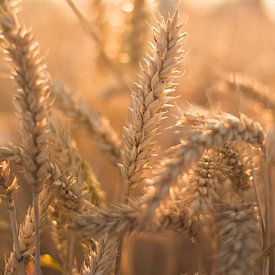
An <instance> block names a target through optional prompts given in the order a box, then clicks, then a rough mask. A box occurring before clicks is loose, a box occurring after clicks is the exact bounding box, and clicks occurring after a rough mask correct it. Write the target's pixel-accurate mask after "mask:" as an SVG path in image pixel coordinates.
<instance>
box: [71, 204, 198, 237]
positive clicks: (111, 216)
mask: <svg viewBox="0 0 275 275" xmlns="http://www.w3.org/2000/svg"><path fill="white" fill-rule="evenodd" d="M141 207H142V203H141V201H140V200H137V201H136V200H135V201H133V200H130V201H129V202H128V204H125V203H118V204H114V205H112V206H110V207H108V208H94V209H93V210H92V212H91V213H83V214H80V215H75V216H74V217H73V223H72V224H71V225H70V227H69V228H70V229H72V230H75V231H77V232H86V234H88V235H90V236H102V234H105V233H108V234H112V235H122V234H123V233H128V232H132V231H134V230H141V231H142V232H156V231H162V230H173V231H176V232H181V233H188V232H191V231H192V227H193V221H192V220H191V218H190V216H189V214H188V211H187V209H186V208H184V207H182V206H180V205H178V204H177V203H176V202H173V201H171V202H170V203H169V204H168V206H166V207H161V208H160V209H158V211H157V214H156V219H155V220H154V221H153V222H151V223H150V224H147V225H146V227H145V228H142V229H141V228H138V221H139V217H140V209H141Z"/></svg>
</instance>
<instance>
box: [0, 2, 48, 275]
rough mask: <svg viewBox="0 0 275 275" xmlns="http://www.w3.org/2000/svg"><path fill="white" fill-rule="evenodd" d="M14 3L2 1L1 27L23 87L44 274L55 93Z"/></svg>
mask: <svg viewBox="0 0 275 275" xmlns="http://www.w3.org/2000/svg"><path fill="white" fill-rule="evenodd" d="M12 3H13V1H9V2H7V1H2V3H1V11H0V25H1V28H2V34H3V36H4V38H5V42H6V43H5V46H4V47H5V49H6V51H7V53H8V55H9V57H10V58H11V60H12V62H13V66H14V72H15V73H14V78H15V80H16V82H17V84H18V86H19V89H18V93H17V95H16V101H17V107H18V110H19V115H20V119H21V123H22V126H23V130H24V139H23V143H24V145H23V147H24V156H23V159H24V168H25V176H26V180H27V182H28V183H29V184H31V185H32V189H33V191H32V192H33V207H34V213H35V220H34V221H35V232H36V233H35V235H36V243H35V247H36V249H35V261H36V273H37V274H40V273H41V272H40V263H39V262H40V260H39V256H40V237H39V205H38V194H39V191H40V189H41V187H42V184H43V183H44V182H45V180H46V178H47V174H48V162H47V156H48V150H47V147H48V139H49V138H48V137H49V129H48V123H47V120H48V116H49V109H50V107H51V105H52V99H51V94H50V90H49V86H48V83H47V78H46V74H45V72H44V70H45V65H44V63H43V61H42V60H41V58H40V57H39V56H38V55H39V48H38V44H37V43H36V42H35V41H34V38H33V36H32V34H31V33H30V32H27V31H25V30H24V29H23V28H22V27H21V26H20V24H19V23H18V21H17V18H16V15H15V12H14V10H13V9H12V7H11V4H12Z"/></svg>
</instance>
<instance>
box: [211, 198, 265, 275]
mask: <svg viewBox="0 0 275 275" xmlns="http://www.w3.org/2000/svg"><path fill="white" fill-rule="evenodd" d="M214 213H215V222H216V228H217V232H218V243H219V249H218V255H217V260H218V267H217V269H218V270H217V272H219V273H225V274H229V275H231V274H232V275H233V274H234V275H235V274H252V273H253V272H254V271H255V269H254V266H255V260H256V258H257V256H258V254H259V253H260V250H261V239H260V238H259V236H260V229H259V224H258V221H257V218H256V213H255V207H254V206H253V205H251V204H247V203H244V202H242V201H240V200H238V199H236V198H235V199H234V198H231V202H230V203H227V202H220V203H219V204H217V205H216V206H215V212H214Z"/></svg>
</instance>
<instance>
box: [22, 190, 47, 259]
mask: <svg viewBox="0 0 275 275" xmlns="http://www.w3.org/2000/svg"><path fill="white" fill-rule="evenodd" d="M50 202H51V196H50V194H49V190H48V187H47V186H46V185H44V187H43V189H42V190H41V192H40V193H39V205H40V208H39V212H40V213H39V214H40V227H41V226H42V224H43V223H44V222H45V221H46V213H47V211H46V210H47V208H48V206H49V204H50ZM34 219H35V213H34V207H33V206H31V207H29V209H28V211H27V214H26V217H25V219H24V221H23V222H22V223H21V224H20V226H19V243H20V249H21V254H22V256H23V257H24V258H25V259H28V258H31V256H32V254H33V251H34V248H35V245H34V244H35V224H34V223H35V221H34Z"/></svg>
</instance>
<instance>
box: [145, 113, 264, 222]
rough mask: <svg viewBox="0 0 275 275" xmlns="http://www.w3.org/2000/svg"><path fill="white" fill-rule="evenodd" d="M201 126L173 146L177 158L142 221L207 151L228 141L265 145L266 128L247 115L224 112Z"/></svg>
mask: <svg viewBox="0 0 275 275" xmlns="http://www.w3.org/2000/svg"><path fill="white" fill-rule="evenodd" d="M198 126H200V127H197V128H196V130H195V132H194V133H193V134H190V136H189V137H188V138H187V139H186V140H183V141H182V143H181V144H179V145H177V146H175V147H174V148H173V152H174V158H173V159H171V160H170V161H169V162H168V164H167V165H166V167H165V168H164V169H163V171H162V172H161V173H160V175H159V177H158V179H157V180H156V182H155V187H156V191H155V193H154V194H153V196H152V197H151V198H150V199H149V200H148V208H147V210H146V214H145V216H144V217H143V219H142V223H143V222H146V221H148V219H149V218H150V217H151V215H152V214H153V212H154V210H155V209H156V208H157V207H158V205H159V203H160V200H161V199H162V198H163V197H165V195H166V194H167V193H168V191H169V187H170V185H171V184H173V183H174V182H175V181H176V179H177V177H178V175H180V174H181V173H182V172H184V171H186V170H187V169H188V168H189V167H190V166H191V165H192V164H193V163H194V162H196V161H197V160H199V159H200V158H201V157H202V155H203V153H204V151H205V150H207V149H219V148H221V147H222V146H223V145H224V144H226V143H231V142H233V141H236V140H239V141H243V142H246V143H250V144H254V145H256V146H260V147H261V149H263V148H264V141H265V133H264V131H263V130H262V128H261V126H260V125H259V124H258V123H256V122H254V121H253V120H251V119H249V118H247V117H246V116H245V115H241V117H240V119H238V118H237V117H234V116H232V115H229V114H221V115H218V116H216V117H215V118H214V117H213V118H209V119H206V120H205V121H204V122H203V123H202V125H198Z"/></svg>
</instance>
